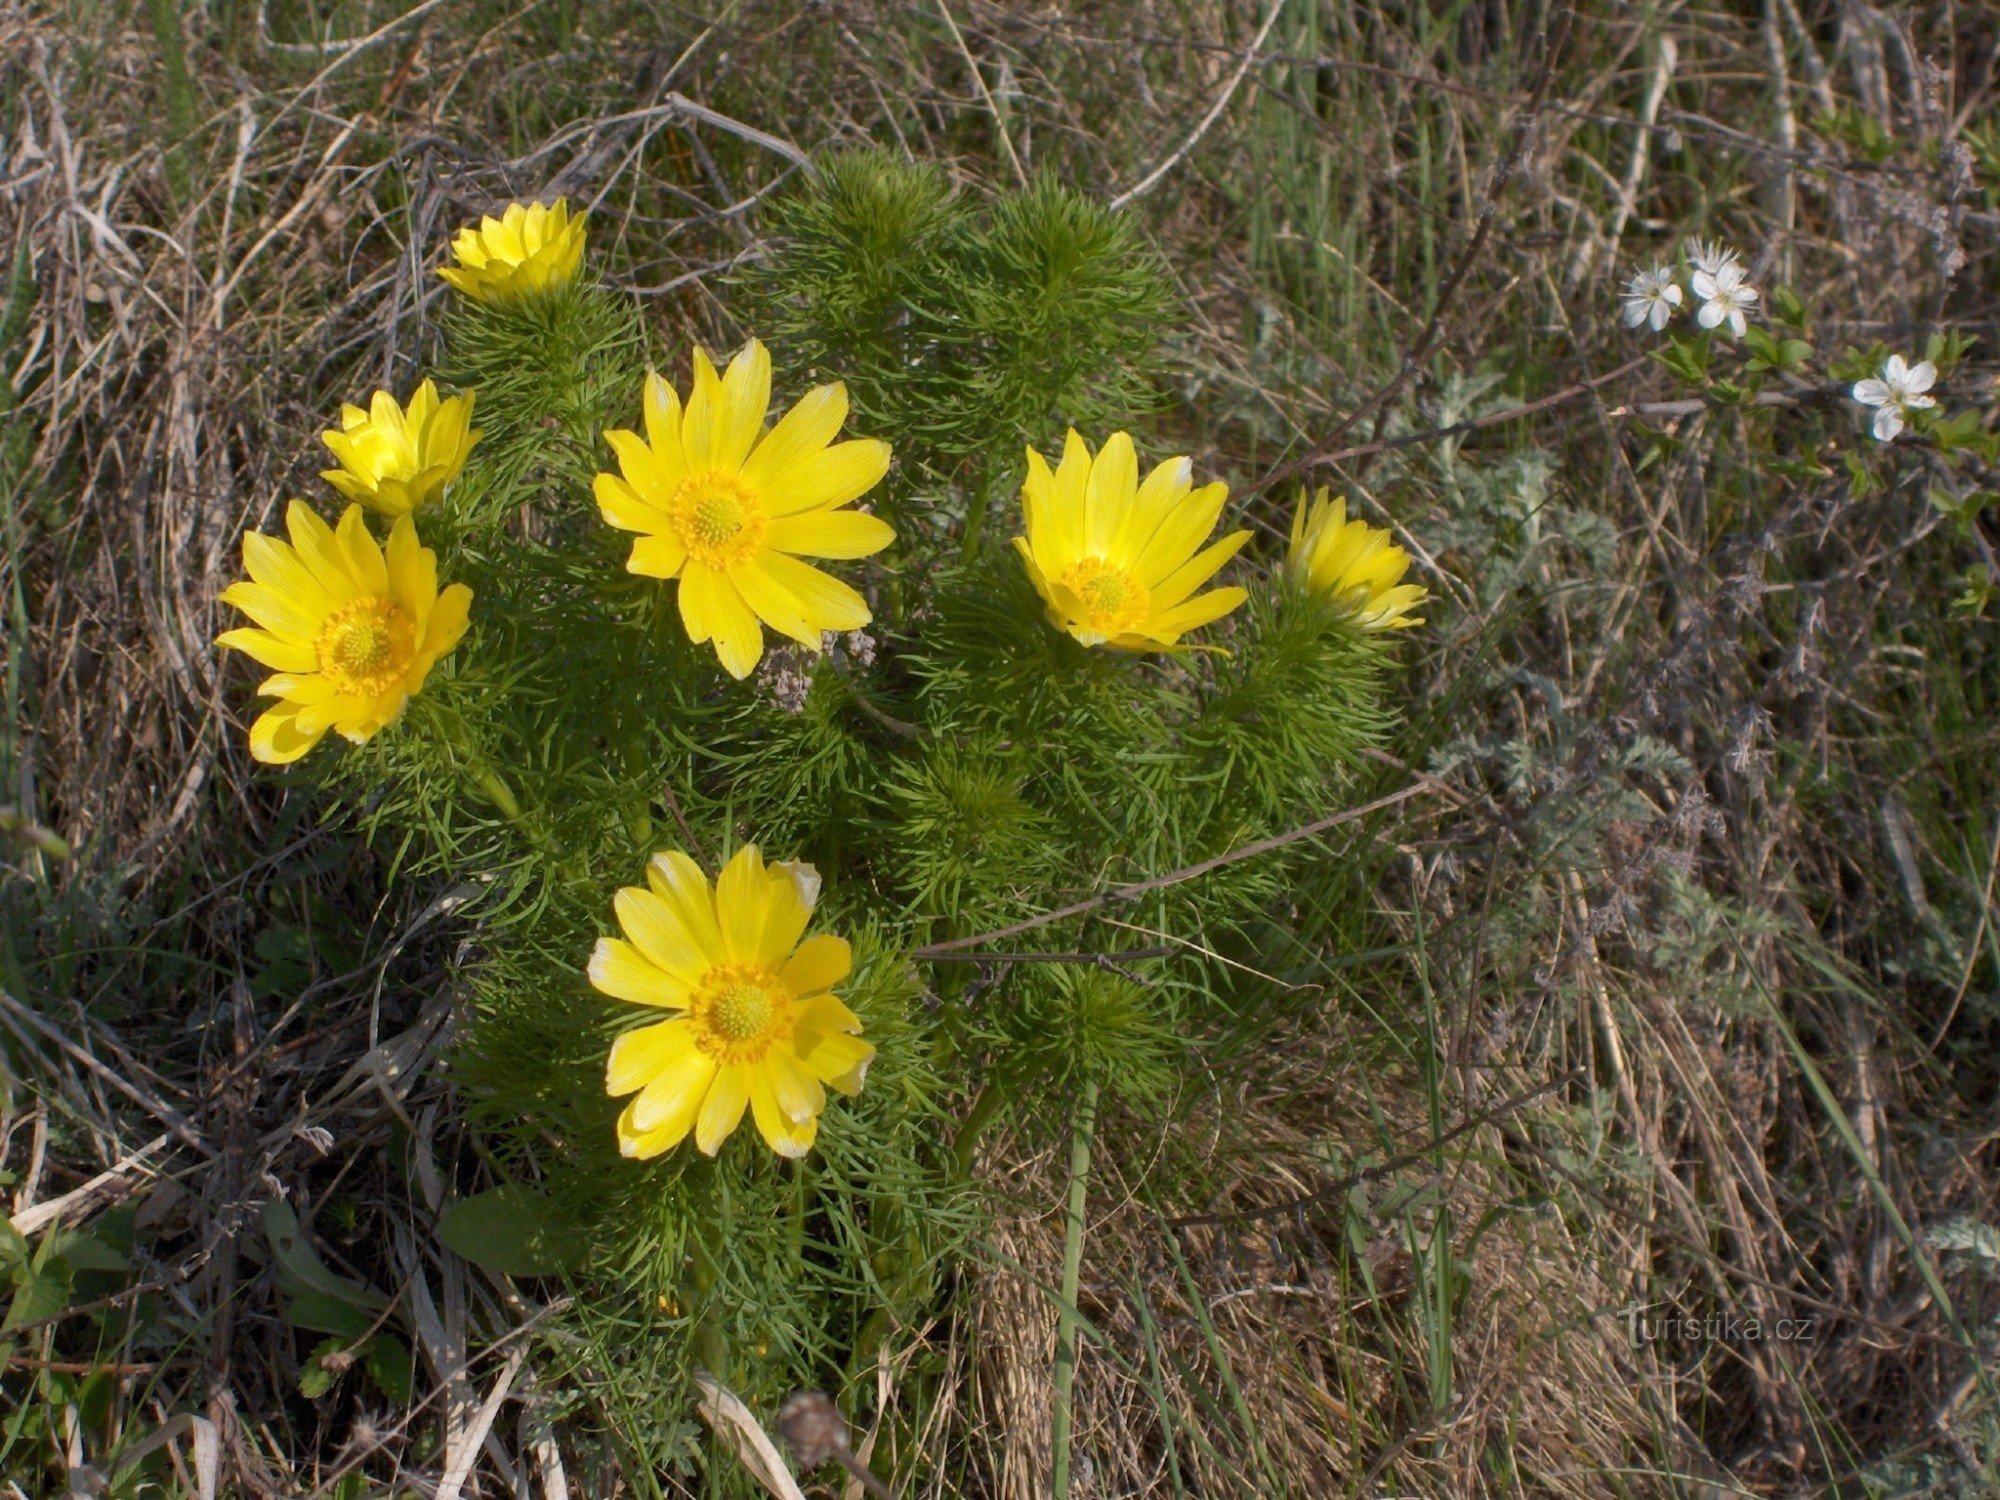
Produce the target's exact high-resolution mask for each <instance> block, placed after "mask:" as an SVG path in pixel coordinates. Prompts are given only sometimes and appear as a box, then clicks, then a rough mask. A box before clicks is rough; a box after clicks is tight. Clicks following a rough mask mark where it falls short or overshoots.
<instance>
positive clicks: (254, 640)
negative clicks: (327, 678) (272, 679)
mask: <svg viewBox="0 0 2000 1500" xmlns="http://www.w3.org/2000/svg"><path fill="white" fill-rule="evenodd" d="M215 644H216V645H218V646H227V647H228V648H229V649H230V650H232V651H241V652H242V653H243V654H244V655H245V656H248V657H250V658H252V659H253V660H255V661H259V662H262V663H263V664H264V665H265V666H267V667H270V668H272V669H273V670H275V671H279V672H313V671H317V670H318V669H319V653H318V652H316V651H314V650H313V648H312V647H311V646H310V645H308V644H306V643H305V642H303V641H295V640H287V639H285V638H284V637H283V636H280V635H273V634H272V633H271V632H270V631H268V630H253V629H251V628H249V627H247V626H239V627H238V628H237V629H235V630H225V631H223V632H222V634H221V635H219V636H217V637H216V638H215Z"/></svg>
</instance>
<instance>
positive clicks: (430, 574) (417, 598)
mask: <svg viewBox="0 0 2000 1500" xmlns="http://www.w3.org/2000/svg"><path fill="white" fill-rule="evenodd" d="M387 563H388V569H389V597H390V598H391V599H394V600H395V601H396V603H397V604H398V605H399V606H400V607H401V608H402V610H403V612H404V613H405V614H407V615H408V616H409V617H410V618H411V619H412V620H416V621H419V622H422V621H424V620H427V619H428V618H429V617H430V612H431V607H432V606H433V605H434V604H436V603H437V554H436V553H435V552H433V551H431V549H430V548H428V547H426V546H423V545H422V544H421V543H419V542H418V541H417V528H416V525H415V523H413V522H412V521H411V520H410V518H409V517H408V516H407V515H404V516H399V517H397V519H396V523H395V525H393V526H391V527H390V528H389V549H388V558H387Z"/></svg>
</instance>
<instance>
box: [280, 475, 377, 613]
mask: <svg viewBox="0 0 2000 1500" xmlns="http://www.w3.org/2000/svg"><path fill="white" fill-rule="evenodd" d="M348 508H349V510H350V511H351V510H352V509H353V507H352V506H350V507H348ZM285 530H286V531H287V532H289V533H290V534H291V538H292V547H293V550H295V551H296V552H297V553H298V554H299V558H300V560H301V561H302V562H304V563H305V565H306V566H307V567H308V568H310V569H311V570H312V574H313V577H315V578H317V579H318V580H319V581H320V587H322V588H324V589H325V590H326V592H327V596H328V597H329V598H331V599H332V600H333V602H334V603H335V604H345V603H347V602H348V601H349V600H351V599H353V598H354V597H355V596H356V595H357V594H358V593H360V586H359V585H358V584H357V583H356V581H355V578H354V571H353V569H351V568H349V567H348V565H347V555H346V554H345V553H344V552H343V551H342V550H341V548H340V544H339V543H338V542H337V541H335V540H334V535H333V528H332V527H331V526H329V525H327V524H326V522H325V521H323V520H321V519H320V517H319V514H318V513H317V512H316V511H314V510H313V508H312V507H311V506H310V505H307V504H306V503H305V501H303V500H294V501H292V502H291V503H290V504H288V505H287V506H286V507H285Z"/></svg>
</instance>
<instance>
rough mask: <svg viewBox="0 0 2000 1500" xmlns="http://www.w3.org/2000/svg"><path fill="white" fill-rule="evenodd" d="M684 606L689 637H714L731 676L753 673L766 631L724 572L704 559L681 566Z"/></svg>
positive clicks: (773, 557) (683, 618)
mask: <svg viewBox="0 0 2000 1500" xmlns="http://www.w3.org/2000/svg"><path fill="white" fill-rule="evenodd" d="M779 560H781V559H780V558H779V557H778V555H777V554H775V553H773V554H772V555H771V558H770V561H779ZM767 566H768V563H767ZM800 566H803V564H801V565H800ZM680 609H681V623H682V624H684V625H686V626H687V633H688V639H689V640H691V641H694V642H695V643H696V644H697V645H698V644H700V643H701V642H702V641H706V640H711V639H712V640H714V642H715V654H716V655H717V656H718V657H720V658H721V660H722V665H723V668H724V670H725V671H727V672H728V673H729V675H730V676H732V677H735V678H739V679H741V678H744V677H748V676H749V675H750V673H751V670H752V669H753V668H755V667H756V665H757V662H758V659H759V658H760V657H762V656H763V654H764V631H763V628H762V627H761V626H759V625H758V623H757V616H756V613H755V612H754V611H753V610H752V609H751V608H750V606H749V605H748V604H747V603H745V602H744V599H743V596H742V595H741V594H739V593H738V592H737V591H736V587H735V585H733V584H732V583H730V581H729V579H728V578H727V577H726V576H725V575H724V574H721V573H718V572H716V571H715V569H713V568H711V567H708V566H707V565H706V564H704V563H698V562H689V563H688V564H687V566H686V567H684V568H683V569H682V570H681V581H680ZM849 628H852V627H849Z"/></svg>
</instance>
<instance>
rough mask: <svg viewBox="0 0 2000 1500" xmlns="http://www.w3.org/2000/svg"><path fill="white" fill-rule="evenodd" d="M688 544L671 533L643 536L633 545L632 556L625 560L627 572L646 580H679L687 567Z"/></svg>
mask: <svg viewBox="0 0 2000 1500" xmlns="http://www.w3.org/2000/svg"><path fill="white" fill-rule="evenodd" d="M687 556H688V549H687V543H685V542H683V541H682V540H681V539H680V538H679V537H677V536H674V535H673V534H672V533H669V532H662V533H661V534H660V535H658V536H642V537H640V538H638V539H637V540H636V541H634V542H633V543H632V555H631V556H630V557H628V558H626V559H625V571H626V572H628V573H637V574H639V575H640V576H641V577H644V578H678V577H680V572H681V569H682V568H684V567H686V566H687Z"/></svg>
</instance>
